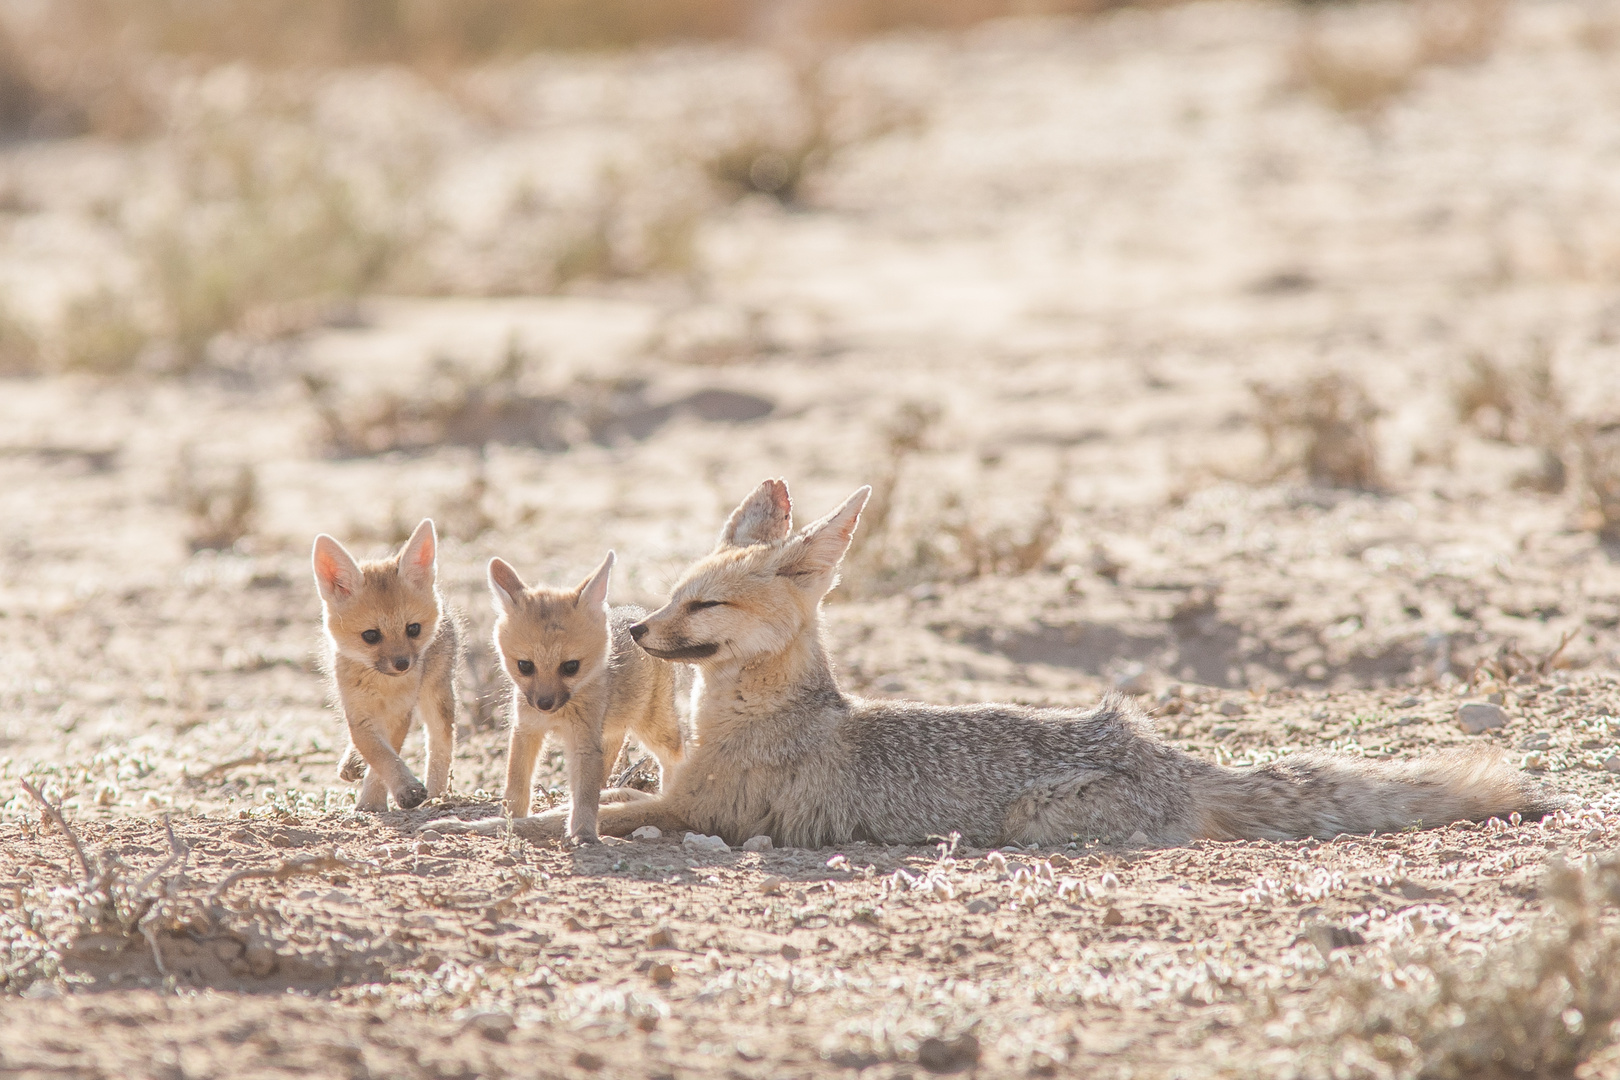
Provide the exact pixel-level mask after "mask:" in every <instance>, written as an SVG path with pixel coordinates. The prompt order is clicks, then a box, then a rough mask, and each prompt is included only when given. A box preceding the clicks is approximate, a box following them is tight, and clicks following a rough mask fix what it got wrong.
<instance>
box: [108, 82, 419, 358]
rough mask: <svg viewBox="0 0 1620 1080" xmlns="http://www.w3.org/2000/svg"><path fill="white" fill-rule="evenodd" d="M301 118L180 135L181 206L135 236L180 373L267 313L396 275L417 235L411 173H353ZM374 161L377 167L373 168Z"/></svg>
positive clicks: (197, 127)
mask: <svg viewBox="0 0 1620 1080" xmlns="http://www.w3.org/2000/svg"><path fill="white" fill-rule="evenodd" d="M300 111H301V109H300V108H299V107H298V106H297V105H294V106H293V107H292V108H290V109H283V108H278V107H277V106H276V104H275V103H266V104H265V106H264V107H263V108H262V109H261V108H255V109H252V110H248V111H246V112H244V113H242V114H239V115H235V116H228V117H227V116H215V115H204V116H201V117H199V118H197V119H196V120H195V121H194V122H192V123H190V124H188V125H186V126H185V128H184V129H182V130H180V131H178V132H177V133H176V136H175V138H174V139H173V140H172V141H173V143H174V144H175V145H176V147H177V150H176V153H177V159H178V166H177V174H178V175H177V180H178V187H179V198H178V200H177V202H176V203H175V205H173V206H172V207H171V209H169V210H168V211H167V212H166V213H165V214H164V215H162V216H161V217H159V218H158V219H157V220H156V221H155V222H153V223H151V224H149V225H147V226H145V227H144V228H142V229H141V230H140V236H139V245H140V248H141V250H142V253H143V254H144V256H145V258H146V262H147V263H148V265H149V266H150V269H151V279H152V281H153V282H154V284H155V288H156V292H157V299H158V303H159V307H160V309H161V311H162V319H163V323H164V326H163V335H164V337H165V338H166V339H167V340H168V341H169V342H170V343H171V344H172V346H173V348H174V350H175V353H176V356H175V366H176V367H177V368H178V369H179V370H190V369H192V368H195V367H197V366H199V365H200V364H202V363H203V362H204V360H205V359H206V350H207V347H208V345H209V343H210V342H211V341H212V340H213V339H214V338H215V337H216V336H217V335H219V334H220V333H223V332H225V331H228V330H234V329H238V328H241V327H242V326H243V325H244V323H249V322H259V323H261V324H276V323H279V322H281V321H282V320H279V319H276V318H274V317H273V314H267V309H272V310H273V309H277V308H286V307H289V306H291V307H300V308H307V307H309V306H310V305H312V304H320V303H332V302H341V301H352V300H353V299H354V298H356V297H358V296H359V295H361V294H362V293H364V292H366V291H368V290H370V289H372V288H374V287H376V286H377V285H379V284H381V283H382V282H383V281H384V280H385V278H387V277H388V276H389V275H390V274H391V273H397V272H398V267H399V264H400V263H401V262H402V261H406V256H407V255H408V252H409V250H410V249H411V247H412V245H413V243H414V242H415V241H416V240H417V239H418V234H419V233H420V231H421V230H422V229H423V228H425V226H423V225H422V224H421V222H420V218H419V216H418V215H416V214H414V213H413V207H412V205H411V203H412V200H411V196H412V194H413V191H412V183H413V182H412V181H411V180H410V179H409V177H410V176H411V175H413V174H415V173H416V172H417V170H416V169H411V168H409V165H411V164H416V165H417V166H418V167H419V166H420V163H394V162H384V163H382V170H383V171H382V173H381V174H379V175H371V174H367V175H360V174H358V173H357V172H356V171H353V170H351V169H349V168H346V167H345V165H346V163H345V162H343V161H340V158H341V156H342V154H341V150H342V148H341V147H340V146H339V145H337V144H336V142H335V141H334V140H330V139H323V138H321V137H320V136H319V135H318V134H316V133H315V132H314V131H313V130H312V128H311V127H310V126H309V125H308V124H306V123H303V122H301V117H300V115H299V113H300ZM373 164H376V163H375V162H373Z"/></svg>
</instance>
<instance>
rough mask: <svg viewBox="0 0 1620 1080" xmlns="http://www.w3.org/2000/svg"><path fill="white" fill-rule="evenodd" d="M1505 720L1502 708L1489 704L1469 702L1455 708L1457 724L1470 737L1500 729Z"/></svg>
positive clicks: (1505, 722) (1505, 715)
mask: <svg viewBox="0 0 1620 1080" xmlns="http://www.w3.org/2000/svg"><path fill="white" fill-rule="evenodd" d="M1507 720H1508V718H1507V713H1505V712H1503V711H1502V707H1501V706H1500V705H1497V704H1494V703H1491V702H1484V701H1470V702H1467V703H1466V704H1463V705H1459V706H1458V707H1457V723H1458V724H1460V725H1461V726H1462V729H1463V730H1464V731H1466V732H1468V734H1470V735H1478V734H1479V733H1480V732H1482V731H1490V730H1491V729H1493V728H1499V727H1502V726H1504V725H1506V724H1507Z"/></svg>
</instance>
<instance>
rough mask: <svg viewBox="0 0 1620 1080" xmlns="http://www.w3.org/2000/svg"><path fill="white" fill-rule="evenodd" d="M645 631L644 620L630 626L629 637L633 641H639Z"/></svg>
mask: <svg viewBox="0 0 1620 1080" xmlns="http://www.w3.org/2000/svg"><path fill="white" fill-rule="evenodd" d="M646 633H647V624H646V623H644V622H638V623H636V625H634V626H632V627H631V628H630V637H631V638H632V639H633V640H635V641H640V640H641V639H642V637H643V636H644V635H645V634H646Z"/></svg>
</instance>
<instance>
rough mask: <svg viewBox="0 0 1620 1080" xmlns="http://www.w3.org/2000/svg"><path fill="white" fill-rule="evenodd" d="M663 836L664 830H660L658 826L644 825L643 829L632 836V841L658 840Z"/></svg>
mask: <svg viewBox="0 0 1620 1080" xmlns="http://www.w3.org/2000/svg"><path fill="white" fill-rule="evenodd" d="M663 835H664V830H662V829H660V828H659V827H658V826H656V825H643V826H642V827H641V828H639V829H637V830H636V831H635V832H633V833H631V834H630V839H632V840H657V839H658V838H659V837H660V836H663Z"/></svg>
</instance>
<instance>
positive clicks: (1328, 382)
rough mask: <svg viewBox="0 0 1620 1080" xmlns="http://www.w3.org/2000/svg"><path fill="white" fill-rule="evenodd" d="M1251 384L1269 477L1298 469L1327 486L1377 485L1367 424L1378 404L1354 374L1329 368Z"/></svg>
mask: <svg viewBox="0 0 1620 1080" xmlns="http://www.w3.org/2000/svg"><path fill="white" fill-rule="evenodd" d="M1250 389H1251V390H1252V391H1253V393H1254V396H1255V401H1256V404H1257V406H1258V415H1257V417H1256V423H1257V424H1258V425H1259V426H1260V430H1261V432H1262V433H1263V434H1264V435H1265V439H1266V457H1267V459H1268V461H1269V462H1270V467H1269V479H1271V480H1275V479H1278V478H1280V477H1282V476H1286V475H1289V474H1291V473H1303V474H1304V476H1305V478H1306V479H1307V480H1308V481H1309V482H1311V483H1313V484H1321V485H1324V486H1327V487H1337V488H1352V489H1355V490H1359V491H1371V490H1376V489H1377V488H1378V487H1379V486H1380V483H1381V482H1380V474H1379V469H1378V447H1377V441H1376V440H1375V438H1374V435H1373V428H1372V424H1373V421H1374V420H1376V419H1377V418H1378V416H1379V415H1380V410H1379V408H1378V406H1377V405H1375V404H1374V403H1373V400H1372V398H1371V397H1369V396H1368V394H1367V390H1366V388H1365V387H1364V386H1363V385H1362V384H1361V383H1360V381H1358V380H1357V379H1356V378H1355V377H1354V376H1351V375H1349V374H1346V373H1344V372H1329V373H1327V374H1324V375H1317V376H1315V377H1313V378H1310V379H1307V380H1305V381H1304V382H1303V383H1299V384H1296V385H1291V386H1272V385H1269V384H1264V383H1255V384H1253V385H1252V386H1251V387H1250Z"/></svg>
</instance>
